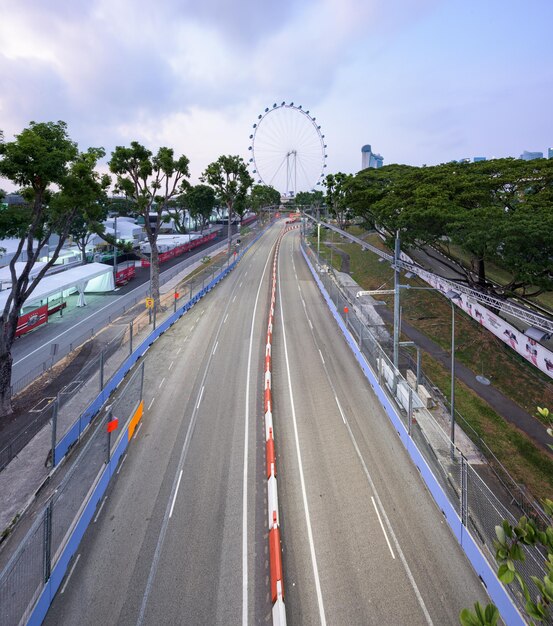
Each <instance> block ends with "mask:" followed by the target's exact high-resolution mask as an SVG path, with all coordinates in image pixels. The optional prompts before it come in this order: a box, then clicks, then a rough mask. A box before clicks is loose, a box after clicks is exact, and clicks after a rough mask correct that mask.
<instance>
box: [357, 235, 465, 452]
mask: <svg viewBox="0 0 553 626" xmlns="http://www.w3.org/2000/svg"><path fill="white" fill-rule="evenodd" d="M397 242H398V240H397V238H396V255H395V256H396V257H398V251H397ZM398 274H399V272H398ZM401 289H416V290H420V291H439V292H440V293H443V292H442V291H441V290H440V289H438V288H436V287H411V285H400V284H399V276H396V279H395V285H394V289H393V290H392V289H374V290H369V291H358V292H357V294H356V297H357V298H359V297H360V296H365V295H367V296H372V295H376V294H394V296H395V297H394V367H395V368H396V370H397V368H398V365H397V362H398V360H399V344H400V342H399V332H400V328H399V294H400V290H401ZM444 295H445V296H446V298H448V300H449V301H450V304H451V405H450V426H451V430H450V433H451V434H450V439H451V455H452V457H453V455H454V452H455V303H454V300H456V299H460V298H461V294H459V293H457V292H456V291H453V289H450V290H449V291H447V292H446V293H445V294H444ZM396 316H397V317H396ZM417 378H418V376H417ZM417 383H418V380H417Z"/></svg>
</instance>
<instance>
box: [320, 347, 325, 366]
mask: <svg viewBox="0 0 553 626" xmlns="http://www.w3.org/2000/svg"><path fill="white" fill-rule="evenodd" d="M319 354H320V355H321V361H322V362H323V365H324V364H325V360H324V357H323V353H322V352H321V349H320V348H319Z"/></svg>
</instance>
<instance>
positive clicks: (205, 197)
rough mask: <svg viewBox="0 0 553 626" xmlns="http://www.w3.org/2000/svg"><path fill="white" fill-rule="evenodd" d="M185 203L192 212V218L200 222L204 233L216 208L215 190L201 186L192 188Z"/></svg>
mask: <svg viewBox="0 0 553 626" xmlns="http://www.w3.org/2000/svg"><path fill="white" fill-rule="evenodd" d="M185 201H186V205H187V207H188V210H189V211H190V216H191V217H193V218H194V219H195V220H197V221H199V222H200V225H201V226H200V232H203V230H204V228H205V225H206V223H207V222H209V218H210V217H211V214H212V213H213V208H214V206H215V192H214V191H213V188H212V187H210V186H209V185H201V184H200V185H195V186H194V187H190V189H189V190H188V191H187V192H186V196H185Z"/></svg>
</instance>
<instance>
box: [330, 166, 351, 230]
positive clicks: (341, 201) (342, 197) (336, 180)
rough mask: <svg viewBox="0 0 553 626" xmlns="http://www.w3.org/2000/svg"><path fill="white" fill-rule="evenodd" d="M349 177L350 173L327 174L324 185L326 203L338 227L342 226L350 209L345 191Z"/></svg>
mask: <svg viewBox="0 0 553 626" xmlns="http://www.w3.org/2000/svg"><path fill="white" fill-rule="evenodd" d="M350 178H351V174H343V173H342V172H338V173H337V174H328V175H327V177H326V179H325V182H324V185H325V187H326V203H327V205H328V207H329V208H330V211H331V213H332V214H333V215H334V216H335V217H336V222H337V223H338V228H342V229H343V228H344V226H345V225H346V221H347V220H348V218H349V215H350V210H349V205H348V196H347V193H346V189H347V187H346V183H347V181H348V180H349V179H350Z"/></svg>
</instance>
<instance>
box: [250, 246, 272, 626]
mask: <svg viewBox="0 0 553 626" xmlns="http://www.w3.org/2000/svg"><path fill="white" fill-rule="evenodd" d="M273 247H274V246H273ZM271 257H272V254H268V255H267V260H266V261H265V267H264V268H263V272H262V274H261V279H260V280H259V285H258V287H257V294H256V296H255V304H254V307H253V313H252V323H251V326H250V347H249V351H248V367H247V370H246V410H245V414H244V474H243V479H242V626H247V624H248V454H249V452H248V437H249V435H250V426H249V422H250V405H249V397H250V372H251V367H252V353H253V343H254V341H253V334H254V326H255V316H256V314H257V305H258V303H259V294H260V293H261V286H262V285H263V281H264V278H265V272H266V271H267V266H268V265H269V260H270V259H271ZM255 367H256V373H257V366H255Z"/></svg>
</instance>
